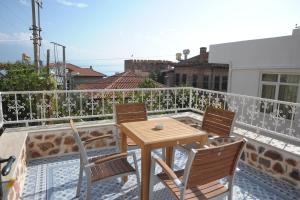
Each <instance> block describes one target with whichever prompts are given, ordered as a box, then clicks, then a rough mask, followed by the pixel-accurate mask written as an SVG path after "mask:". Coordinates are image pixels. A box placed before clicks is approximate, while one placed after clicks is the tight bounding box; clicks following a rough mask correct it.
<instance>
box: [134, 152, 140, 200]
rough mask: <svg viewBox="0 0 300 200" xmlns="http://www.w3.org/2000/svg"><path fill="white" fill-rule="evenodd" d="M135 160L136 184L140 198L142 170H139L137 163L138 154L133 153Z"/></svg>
mask: <svg viewBox="0 0 300 200" xmlns="http://www.w3.org/2000/svg"><path fill="white" fill-rule="evenodd" d="M132 157H133V161H134V168H135V174H136V185H137V189H138V197H139V198H138V199H140V194H141V187H140V184H141V179H140V172H139V168H138V164H137V158H136V155H135V154H133V155H132Z"/></svg>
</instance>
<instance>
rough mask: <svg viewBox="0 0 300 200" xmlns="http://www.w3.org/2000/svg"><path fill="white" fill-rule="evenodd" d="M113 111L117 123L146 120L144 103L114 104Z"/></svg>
mask: <svg viewBox="0 0 300 200" xmlns="http://www.w3.org/2000/svg"><path fill="white" fill-rule="evenodd" d="M115 112H116V123H117V124H121V123H126V122H134V121H145V120H147V111H146V106H145V104H144V103H128V104H116V107H115Z"/></svg>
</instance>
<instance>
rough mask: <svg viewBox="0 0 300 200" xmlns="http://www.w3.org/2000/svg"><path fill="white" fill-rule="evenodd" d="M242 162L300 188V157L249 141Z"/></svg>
mask: <svg viewBox="0 0 300 200" xmlns="http://www.w3.org/2000/svg"><path fill="white" fill-rule="evenodd" d="M241 160H242V162H244V163H246V164H248V165H250V166H252V167H255V168H256V169H258V170H260V171H263V172H266V173H268V174H270V175H271V176H273V177H276V178H278V179H282V180H284V181H286V182H289V183H290V184H292V185H294V186H296V187H297V188H300V157H299V156H295V155H293V154H289V153H286V152H283V151H282V150H280V149H276V148H275V147H272V146H270V145H265V144H262V143H260V142H257V141H254V140H248V143H247V145H246V148H245V150H244V152H243V154H242V157H241Z"/></svg>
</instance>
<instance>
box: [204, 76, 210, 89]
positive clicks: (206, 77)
mask: <svg viewBox="0 0 300 200" xmlns="http://www.w3.org/2000/svg"><path fill="white" fill-rule="evenodd" d="M208 84H209V76H206V75H205V76H203V89H209V88H208Z"/></svg>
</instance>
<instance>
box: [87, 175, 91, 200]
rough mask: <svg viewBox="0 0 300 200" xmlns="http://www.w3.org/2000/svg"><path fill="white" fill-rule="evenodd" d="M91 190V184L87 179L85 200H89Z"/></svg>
mask: <svg viewBox="0 0 300 200" xmlns="http://www.w3.org/2000/svg"><path fill="white" fill-rule="evenodd" d="M91 192H92V184H91V181H90V180H89V179H88V180H87V188H86V200H90V199H91V196H92V194H91Z"/></svg>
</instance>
